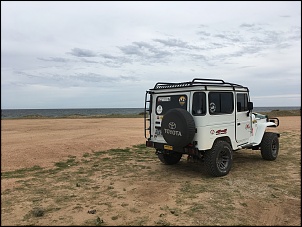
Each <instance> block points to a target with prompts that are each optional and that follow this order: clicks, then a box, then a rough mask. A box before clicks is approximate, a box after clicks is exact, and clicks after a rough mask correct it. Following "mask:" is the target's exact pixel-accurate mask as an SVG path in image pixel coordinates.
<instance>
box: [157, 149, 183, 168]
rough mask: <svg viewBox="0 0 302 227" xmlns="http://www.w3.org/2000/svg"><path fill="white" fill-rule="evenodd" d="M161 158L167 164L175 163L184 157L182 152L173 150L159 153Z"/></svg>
mask: <svg viewBox="0 0 302 227" xmlns="http://www.w3.org/2000/svg"><path fill="white" fill-rule="evenodd" d="M157 156H158V158H159V160H160V161H161V162H162V163H164V164H166V165H174V164H176V163H178V162H179V161H180V159H181V157H182V154H181V153H178V152H173V153H169V154H162V153H159V154H157Z"/></svg>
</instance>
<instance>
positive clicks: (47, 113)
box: [1, 106, 301, 119]
mask: <svg viewBox="0 0 302 227" xmlns="http://www.w3.org/2000/svg"><path fill="white" fill-rule="evenodd" d="M300 109H301V107H300V106H290V107H289V106H286V107H254V109H253V112H270V111H272V110H300ZM142 112H144V108H88V109H84V108H83V109H1V119H6V118H23V117H28V116H42V117H52V118H53V117H67V116H70V115H78V116H93V115H111V114H121V115H127V114H140V113H142Z"/></svg>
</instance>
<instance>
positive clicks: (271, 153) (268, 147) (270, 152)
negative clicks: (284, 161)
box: [260, 132, 279, 161]
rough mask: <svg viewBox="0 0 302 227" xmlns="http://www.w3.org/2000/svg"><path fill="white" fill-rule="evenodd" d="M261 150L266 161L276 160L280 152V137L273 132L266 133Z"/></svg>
mask: <svg viewBox="0 0 302 227" xmlns="http://www.w3.org/2000/svg"><path fill="white" fill-rule="evenodd" d="M260 150H261V155H262V158H263V159H264V160H269V161H273V160H275V159H276V158H277V156H278V152H279V139H278V135H277V134H276V133H273V132H265V133H264V135H263V138H262V141H261V144H260Z"/></svg>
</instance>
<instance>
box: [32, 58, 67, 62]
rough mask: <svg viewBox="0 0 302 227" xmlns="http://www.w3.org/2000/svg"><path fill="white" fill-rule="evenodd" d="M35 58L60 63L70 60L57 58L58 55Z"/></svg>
mask: <svg viewBox="0 0 302 227" xmlns="http://www.w3.org/2000/svg"><path fill="white" fill-rule="evenodd" d="M37 59H39V60H41V61H50V62H62V63H66V62H70V59H66V58H58V57H49V58H41V57H38V58H37Z"/></svg>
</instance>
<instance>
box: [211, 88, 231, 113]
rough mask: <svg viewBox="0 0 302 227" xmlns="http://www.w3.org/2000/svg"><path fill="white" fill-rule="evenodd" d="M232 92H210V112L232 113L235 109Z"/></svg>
mask: <svg viewBox="0 0 302 227" xmlns="http://www.w3.org/2000/svg"><path fill="white" fill-rule="evenodd" d="M233 100H234V99H233V93H232V92H210V93H209V112H210V114H212V115H213V114H230V113H232V112H233V110H234V101H233Z"/></svg>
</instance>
